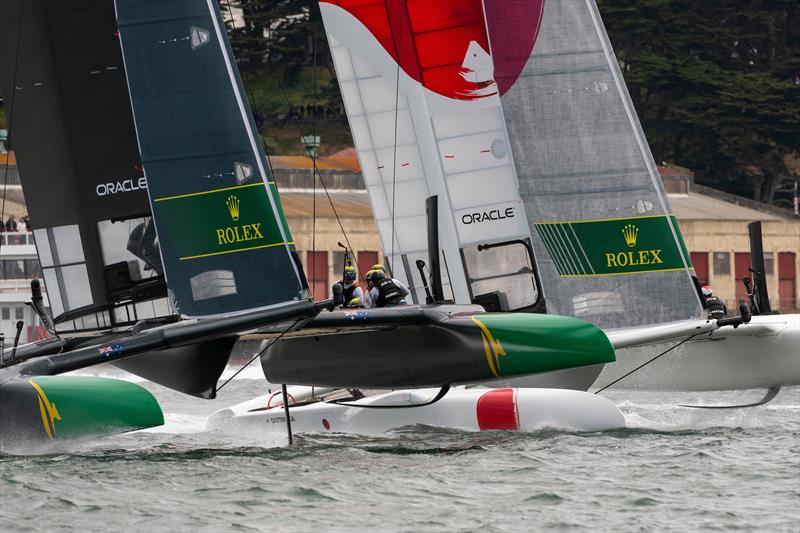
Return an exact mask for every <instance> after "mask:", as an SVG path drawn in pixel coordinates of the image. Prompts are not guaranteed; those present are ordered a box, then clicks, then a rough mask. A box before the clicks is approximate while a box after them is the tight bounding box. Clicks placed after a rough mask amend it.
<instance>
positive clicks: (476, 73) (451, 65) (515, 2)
mask: <svg viewBox="0 0 800 533" xmlns="http://www.w3.org/2000/svg"><path fill="white" fill-rule="evenodd" d="M320 2H321V3H327V4H333V5H337V6H339V7H340V8H342V9H344V10H345V11H347V12H348V13H350V14H351V15H352V16H353V17H355V18H356V19H357V20H358V21H359V22H361V24H363V25H364V26H365V27H366V28H367V29H368V30H369V31H370V33H371V34H372V35H373V36H374V37H375V39H377V40H378V42H379V43H380V44H381V46H382V47H383V48H384V49H385V50H386V52H388V53H389V55H390V56H391V57H392V58H393V59H394V60H395V61H396V62H398V63H399V64H400V68H402V69H403V71H404V72H405V73H406V74H408V75H409V76H410V77H411V78H413V79H415V80H417V81H418V82H419V83H421V84H422V85H423V86H424V87H426V88H428V89H429V90H431V91H433V92H435V93H438V94H440V95H442V96H447V97H449V98H455V99H459V100H475V99H478V98H484V97H486V96H491V95H494V94H498V93H499V94H500V95H503V94H505V93H506V92H507V91H508V90H509V89H510V88H511V87H512V86H513V85H514V83H515V82H516V80H517V78H519V75H520V74H521V73H522V70H523V68H525V63H526V62H527V61H528V58H529V57H530V55H531V52H532V50H533V45H534V44H535V42H536V37H537V35H538V33H539V26H540V23H541V19H542V10H543V8H544V0H320Z"/></svg>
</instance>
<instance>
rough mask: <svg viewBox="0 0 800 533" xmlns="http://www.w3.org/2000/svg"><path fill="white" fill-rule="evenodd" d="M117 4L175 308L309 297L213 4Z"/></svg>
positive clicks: (198, 312)
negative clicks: (278, 281)
mask: <svg viewBox="0 0 800 533" xmlns="http://www.w3.org/2000/svg"><path fill="white" fill-rule="evenodd" d="M115 6H116V10H117V18H118V26H119V35H120V39H121V42H122V46H123V55H124V58H125V68H126V72H127V75H128V80H129V89H130V96H131V103H132V106H133V113H134V119H135V123H136V130H137V137H138V141H139V147H140V152H141V157H142V164H143V166H144V172H145V176H146V177H147V183H148V193H149V197H150V204H151V207H152V212H153V216H154V218H155V222H156V230H157V233H158V237H159V241H160V248H161V255H162V257H163V260H164V271H165V272H164V273H165V275H166V278H167V281H168V285H169V288H170V291H171V293H172V295H173V296H174V303H175V305H176V307H177V309H178V310H179V312H180V313H181V314H182V315H184V316H192V317H197V316H212V315H218V314H225V313H234V312H240V311H245V310H248V309H254V308H262V307H267V306H271V305H274V304H277V303H280V302H286V301H290V300H298V299H305V298H307V290H306V286H307V284H306V282H305V278H304V277H303V275H302V270H301V267H300V264H299V261H298V259H297V254H296V252H295V251H294V246H293V242H292V236H291V233H290V231H289V228H288V226H287V224H286V221H285V218H284V216H283V213H282V212H281V207H280V204H279V202H278V196H277V189H276V187H275V184H274V182H273V180H272V175H271V173H270V171H269V167H268V166H267V164H266V158H265V155H264V152H263V148H262V146H261V140H260V138H259V137H258V130H257V129H256V127H255V125H254V122H253V118H252V113H251V111H250V107H249V105H248V103H247V99H246V98H245V97H244V96H243V95H244V90H243V88H242V83H241V80H240V78H239V73H238V70H237V68H236V64H235V62H234V60H233V59H232V57H233V56H232V52H231V49H230V45H229V43H228V39H227V35H226V32H225V28H224V23H223V21H222V18H221V16H220V13H219V11H218V8H217V3H216V2H215V1H213V0H192V1H183V2H174V1H150V0H116V1H115ZM276 280H281V282H280V283H276Z"/></svg>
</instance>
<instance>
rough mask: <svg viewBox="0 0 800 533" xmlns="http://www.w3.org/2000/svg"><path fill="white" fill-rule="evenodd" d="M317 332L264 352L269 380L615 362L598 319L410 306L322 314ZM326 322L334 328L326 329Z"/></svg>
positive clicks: (425, 377) (335, 383) (463, 374)
mask: <svg viewBox="0 0 800 533" xmlns="http://www.w3.org/2000/svg"><path fill="white" fill-rule="evenodd" d="M309 328H310V329H312V330H314V331H315V332H316V333H319V334H315V335H313V336H295V337H289V338H284V339H281V342H278V343H275V344H273V345H272V346H270V347H269V349H268V350H267V351H266V352H265V353H264V355H262V356H261V365H262V368H263V369H264V374H265V375H266V376H267V379H269V380H270V381H271V382H272V383H294V384H298V385H314V386H325V387H337V388H338V387H343V388H405V387H432V386H439V385H443V384H458V383H477V382H482V381H487V380H494V379H499V378H508V377H513V376H524V375H529V374H537V373H541V372H550V371H553V370H563V369H567V368H576V367H581V366H589V365H598V364H605V363H611V362H613V361H614V360H615V353H614V348H613V346H612V345H611V342H610V341H609V340H608V337H606V335H605V333H603V331H602V330H600V329H599V328H597V327H596V326H594V325H592V324H590V323H589V322H585V321H583V320H578V319H576V318H571V317H563V316H554V315H540V314H529V313H503V314H489V313H475V307H472V306H457V305H452V306H448V305H443V306H430V307H417V306H405V307H396V308H392V309H370V310H356V311H337V312H334V313H324V314H322V315H320V316H319V317H318V318H317V319H315V320H314V321H312V322H311V323H310V325H309ZM326 329H327V330H328V331H329V332H330V334H323V333H325V332H326Z"/></svg>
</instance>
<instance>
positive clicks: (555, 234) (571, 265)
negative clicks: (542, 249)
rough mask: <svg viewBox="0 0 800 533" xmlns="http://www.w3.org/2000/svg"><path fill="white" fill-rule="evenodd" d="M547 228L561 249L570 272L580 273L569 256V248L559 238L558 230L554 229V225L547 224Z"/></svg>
mask: <svg viewBox="0 0 800 533" xmlns="http://www.w3.org/2000/svg"><path fill="white" fill-rule="evenodd" d="M547 229H548V231H550V232H551V233H552V234H553V239H555V242H556V244H557V246H558V248H559V250H561V255H563V256H564V261H565V263H566V265H567V267H568V268H569V272H570V274H580V272H578V269H577V268H576V266H575V263H574V262H573V261H572V259H571V258H570V253H569V250H568V249H567V246H566V244H565V243H564V241H563V240H562V239H561V236H560V235H559V233H558V230H557V229H556V227H555V226H548V227H547Z"/></svg>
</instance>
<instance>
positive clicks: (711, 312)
mask: <svg viewBox="0 0 800 533" xmlns="http://www.w3.org/2000/svg"><path fill="white" fill-rule="evenodd" d="M702 291H703V296H704V297H705V299H706V309H708V316H709V318H713V319H714V320H719V319H720V318H725V316H726V315H727V314H728V308H727V307H726V306H725V302H723V301H722V299H721V298H719V297H718V296H714V293H713V291H712V290H711V285H703V288H702Z"/></svg>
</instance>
